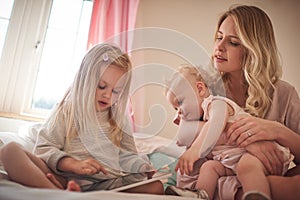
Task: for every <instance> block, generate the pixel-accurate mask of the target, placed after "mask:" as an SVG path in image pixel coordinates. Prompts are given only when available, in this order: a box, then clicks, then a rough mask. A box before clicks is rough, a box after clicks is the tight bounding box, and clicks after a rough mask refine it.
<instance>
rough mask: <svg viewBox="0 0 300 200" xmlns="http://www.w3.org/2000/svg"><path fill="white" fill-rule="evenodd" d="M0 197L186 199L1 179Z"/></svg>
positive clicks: (5, 199)
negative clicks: (32, 185) (76, 189)
mask: <svg viewBox="0 0 300 200" xmlns="http://www.w3.org/2000/svg"><path fill="white" fill-rule="evenodd" d="M0 199H3V200H41V199H43V200H58V199H63V200H82V199H84V200H94V199H95V200H96V199H97V200H100V199H101V200H106V199H107V200H137V199H143V200H176V199H178V200H184V199H190V198H182V197H176V196H168V195H149V194H131V193H130V194H129V193H123V192H110V191H97V192H85V193H81V192H67V191H63V190H50V189H36V188H29V187H24V186H21V185H19V184H16V183H13V182H10V181H6V180H0Z"/></svg>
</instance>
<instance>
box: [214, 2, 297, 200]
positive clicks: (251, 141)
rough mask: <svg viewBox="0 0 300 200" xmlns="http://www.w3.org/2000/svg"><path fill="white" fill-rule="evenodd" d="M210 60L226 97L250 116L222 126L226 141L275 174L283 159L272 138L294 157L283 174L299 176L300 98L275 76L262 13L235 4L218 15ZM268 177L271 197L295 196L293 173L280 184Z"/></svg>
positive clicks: (271, 39)
mask: <svg viewBox="0 0 300 200" xmlns="http://www.w3.org/2000/svg"><path fill="white" fill-rule="evenodd" d="M213 62H214V66H215V67H216V68H217V69H218V71H220V72H221V73H222V75H223V80H224V83H225V88H226V95H227V96H228V97H229V98H231V99H232V100H234V101H235V102H236V103H237V104H238V105H239V106H241V107H244V108H245V110H246V111H247V112H248V113H250V114H251V115H252V116H250V117H247V116H244V117H240V118H238V119H237V120H236V122H235V123H233V124H232V125H231V126H229V127H228V131H227V137H228V138H229V141H230V143H232V144H237V145H240V146H241V147H245V148H246V149H247V151H248V152H250V153H251V154H253V155H255V156H256V157H257V158H259V159H260V160H261V161H262V163H264V165H265V167H266V168H267V170H268V172H269V173H270V174H272V175H279V174H280V173H281V170H282V166H283V163H282V155H281V154H280V153H279V151H278V149H277V148H276V147H275V144H274V143H273V142H272V141H276V142H278V143H279V144H281V145H283V146H285V147H288V148H289V149H290V150H291V152H292V153H293V154H294V156H295V159H294V162H295V164H296V166H295V167H294V168H293V169H291V170H289V171H288V172H287V176H294V175H296V174H300V165H299V164H300V145H299V144H300V135H299V134H300V124H299V123H298V122H299V120H300V100H299V97H298V94H297V92H296V90H295V88H294V87H292V86H291V85H290V84H288V83H286V82H284V81H282V80H280V77H281V73H282V69H281V65H280V60H279V53H278V50H277V46H276V41H275V36H274V31H273V26H272V23H271V21H270V19H269V17H268V16H267V14H266V13H265V12H264V11H262V10H261V9H259V8H257V7H255V6H236V7H232V8H230V9H229V11H227V12H226V13H224V14H223V15H222V16H221V17H220V19H219V22H218V26H217V31H216V35H215V47H214V55H213ZM268 179H269V182H270V184H271V188H272V198H273V199H283V198H284V199H292V198H295V194H296V193H294V192H293V188H292V186H293V185H295V184H298V187H295V191H297V189H296V188H299V187H300V186H299V185H300V183H299V176H298V177H294V179H293V178H290V180H291V182H289V184H282V182H283V181H285V180H287V179H286V178H283V177H279V176H269V177H268ZM293 180H294V181H295V183H294V182H292V181H293ZM276 188H278V189H276ZM279 188H280V189H279ZM283 191H285V192H283ZM288 191H289V192H288ZM283 193H285V194H283ZM298 193H299V192H298ZM288 194H290V195H293V197H290V198H288V197H287V196H286V195H288ZM281 195H284V196H281Z"/></svg>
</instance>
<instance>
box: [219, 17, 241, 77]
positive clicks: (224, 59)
mask: <svg viewBox="0 0 300 200" xmlns="http://www.w3.org/2000/svg"><path fill="white" fill-rule="evenodd" d="M243 52H244V48H243V46H242V45H241V41H240V39H239V37H238V36H237V33H236V29H235V24H234V21H233V19H232V17H230V16H229V17H227V18H226V19H225V20H224V21H223V23H222V24H221V26H220V28H219V30H218V33H217V38H216V41H215V45H214V66H215V67H216V68H217V70H218V71H220V72H229V73H233V72H240V71H241V70H242V60H243Z"/></svg>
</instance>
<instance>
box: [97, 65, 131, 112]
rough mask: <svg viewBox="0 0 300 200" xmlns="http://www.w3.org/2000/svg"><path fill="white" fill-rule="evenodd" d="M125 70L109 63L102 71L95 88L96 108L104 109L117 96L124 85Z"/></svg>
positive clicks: (98, 109) (109, 105) (116, 98)
mask: <svg viewBox="0 0 300 200" xmlns="http://www.w3.org/2000/svg"><path fill="white" fill-rule="evenodd" d="M125 73H126V72H125V71H124V70H122V69H120V68H119V67H117V66H115V65H110V66H109V67H107V68H106V69H105V71H104V72H103V73H102V76H101V78H100V81H99V83H98V86H97V89H96V96H95V102H96V110H97V111H98V112H99V111H105V110H107V109H108V108H110V107H111V106H112V105H113V104H114V103H115V102H116V101H117V100H118V98H119V95H120V93H121V92H122V90H123V89H124V87H125V76H124V75H125Z"/></svg>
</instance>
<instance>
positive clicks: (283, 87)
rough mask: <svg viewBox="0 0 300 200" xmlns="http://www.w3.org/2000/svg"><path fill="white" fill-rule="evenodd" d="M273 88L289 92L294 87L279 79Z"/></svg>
mask: <svg viewBox="0 0 300 200" xmlns="http://www.w3.org/2000/svg"><path fill="white" fill-rule="evenodd" d="M275 90H279V91H284V92H289V91H294V90H295V87H294V86H293V85H291V84H290V83H288V82H286V81H284V80H279V81H278V82H277V83H275Z"/></svg>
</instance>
